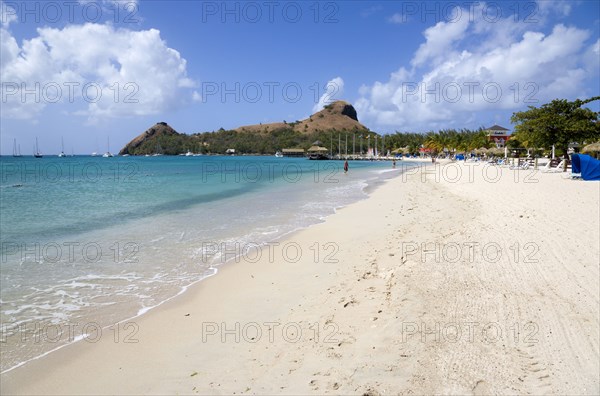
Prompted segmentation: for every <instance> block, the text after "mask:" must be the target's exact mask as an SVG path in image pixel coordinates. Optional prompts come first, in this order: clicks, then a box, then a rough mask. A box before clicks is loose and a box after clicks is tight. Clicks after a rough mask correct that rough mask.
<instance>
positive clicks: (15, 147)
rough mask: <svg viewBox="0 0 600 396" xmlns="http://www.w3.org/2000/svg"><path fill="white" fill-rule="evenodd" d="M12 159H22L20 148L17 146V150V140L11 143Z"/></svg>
mask: <svg viewBox="0 0 600 396" xmlns="http://www.w3.org/2000/svg"><path fill="white" fill-rule="evenodd" d="M13 157H22V155H21V146H20V145H19V147H18V149H17V139H14V141H13Z"/></svg>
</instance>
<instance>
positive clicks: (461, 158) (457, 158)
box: [454, 154, 465, 161]
mask: <svg viewBox="0 0 600 396" xmlns="http://www.w3.org/2000/svg"><path fill="white" fill-rule="evenodd" d="M454 158H455V159H456V160H457V161H462V160H464V159H465V156H464V155H463V154H456V156H455V157H454Z"/></svg>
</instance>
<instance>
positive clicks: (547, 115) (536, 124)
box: [511, 96, 600, 152]
mask: <svg viewBox="0 0 600 396" xmlns="http://www.w3.org/2000/svg"><path fill="white" fill-rule="evenodd" d="M599 99H600V96H596V97H593V98H590V99H587V100H580V99H577V100H575V101H572V102H571V101H568V100H566V99H555V100H553V101H552V102H550V103H546V104H544V105H542V106H541V107H539V108H537V107H534V106H529V110H526V111H520V112H516V113H513V115H512V117H511V122H512V123H513V124H516V126H515V134H514V136H515V138H516V139H517V140H519V141H520V142H521V143H522V144H523V145H524V146H525V147H528V148H533V147H540V148H549V147H550V146H552V145H555V146H556V147H559V148H561V149H562V150H564V151H565V152H566V149H567V148H568V146H569V143H573V142H577V143H580V144H584V143H586V142H590V143H591V142H595V141H598V140H600V124H599V123H598V116H599V113H598V112H595V111H592V110H590V109H588V108H585V107H582V106H583V105H584V104H587V103H590V102H593V101H596V100H599Z"/></svg>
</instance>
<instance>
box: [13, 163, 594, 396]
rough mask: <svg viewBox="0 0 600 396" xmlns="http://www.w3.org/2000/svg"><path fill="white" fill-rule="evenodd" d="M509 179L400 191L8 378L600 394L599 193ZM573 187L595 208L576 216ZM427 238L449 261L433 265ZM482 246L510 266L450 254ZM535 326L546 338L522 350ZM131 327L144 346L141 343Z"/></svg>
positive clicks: (124, 384) (57, 385) (355, 206)
mask: <svg viewBox="0 0 600 396" xmlns="http://www.w3.org/2000/svg"><path fill="white" fill-rule="evenodd" d="M448 169H451V168H450V167H448V168H447V169H446V170H447V173H448V172H449V170H448ZM452 169H462V170H463V171H466V170H468V168H467V166H465V165H464V164H458V167H456V166H453V167H452ZM499 169H502V172H501V173H502V175H501V177H500V178H499V179H498V181H497V182H495V183H491V182H489V180H488V181H486V180H483V179H482V178H477V177H474V180H473V181H472V182H471V181H470V180H469V179H465V180H459V181H453V179H452V177H451V176H448V175H446V177H443V176H444V175H443V172H444V170H443V168H431V167H429V168H426V167H419V168H417V170H416V171H414V172H413V171H411V172H406V173H405V174H404V175H399V176H398V177H394V178H391V179H389V180H387V181H385V182H384V183H382V184H381V185H380V186H379V187H377V188H375V190H374V191H373V192H372V193H370V194H369V195H368V197H367V198H366V199H362V200H359V201H357V202H354V203H352V204H350V205H347V206H345V207H343V208H341V209H339V210H336V212H335V213H334V215H330V216H328V217H326V219H325V221H324V222H320V223H317V224H313V225H311V226H309V227H307V228H304V229H302V230H299V231H297V232H295V233H294V234H293V235H290V236H288V237H286V238H285V239H284V240H282V242H281V243H280V244H279V246H272V247H269V249H267V251H265V249H264V248H263V253H268V255H265V254H263V255H262V256H261V257H260V258H259V259H257V260H255V261H254V262H250V261H247V260H244V261H243V262H236V263H235V264H238V265H228V266H219V267H220V268H219V271H218V272H219V276H211V277H209V278H205V279H204V280H203V281H201V282H198V283H197V285H194V287H190V288H189V289H188V291H187V292H186V293H183V294H181V295H179V296H177V297H176V298H173V299H171V300H170V301H168V302H167V303H165V304H163V305H162V306H159V307H157V308H155V309H153V310H151V311H150V312H148V313H147V314H145V315H142V316H141V317H139V319H138V320H136V321H135V325H134V328H133V329H131V328H129V329H125V328H123V329H116V330H117V331H112V332H110V333H108V334H103V335H102V337H101V338H100V339H98V341H97V342H95V343H91V342H85V341H83V342H78V343H75V344H70V345H69V346H67V347H64V348H62V349H60V350H58V351H55V352H54V353H53V354H51V355H47V356H45V357H43V358H40V359H38V360H36V361H32V362H30V363H28V364H27V365H25V366H21V367H19V368H16V369H14V370H12V371H10V372H6V373H4V374H2V382H3V384H4V386H3V391H2V392H3V393H5V392H6V393H47V394H53V393H54V394H68V393H71V394H80V393H84V394H86V393H87V394H89V393H129V394H136V393H143V394H152V393H176V392H178V393H186V394H189V393H200V394H206V393H211V394H214V393H234V392H235V393H319V394H320V393H325V392H326V393H334V394H337V393H346V394H347V393H369V392H370V393H371V394H377V393H407V392H409V391H413V392H416V393H472V394H480V393H507V392H512V393H515V392H518V393H525V392H532V393H540V392H552V393H561V392H562V393H564V392H577V393H589V394H594V393H598V390H599V388H600V386H599V384H598V377H597V372H598V363H597V357H598V341H597V340H598V327H599V326H598V322H597V316H598V288H597V286H598V268H597V265H596V264H595V262H594V261H593V260H594V259H596V262H597V259H598V256H599V252H598V250H599V248H598V246H594V243H595V244H596V245H597V243H598V240H599V239H598V227H597V226H598V208H597V204H598V202H599V196H600V187H599V186H598V184H596V183H593V182H581V181H570V180H563V177H562V176H563V174H541V173H538V174H537V176H536V175H534V176H533V177H537V179H536V180H538V181H537V182H536V183H527V182H525V181H524V179H525V178H524V177H521V178H519V180H520V181H521V182H520V183H518V182H516V177H515V175H522V176H525V175H526V173H525V172H524V171H521V172H518V173H517V172H515V171H509V170H508V168H499ZM475 173H477V172H475ZM465 174H466V172H465ZM571 191H572V195H574V196H575V197H576V198H578V199H579V200H580V201H581V205H580V206H578V205H577V204H576V203H571V202H566V203H565V202H564V201H565V199H564V198H563V196H564V193H567V194H568V193H569V192H571ZM497 197H502V205H492V204H490V199H492V200H493V199H497ZM593 204H595V205H596V206H595V207H594V206H593ZM536 205H537V206H536ZM538 206H539V207H538ZM594 215H595V217H594ZM573 219H574V220H573ZM563 225H565V226H567V225H568V227H566V228H565V229H563V228H562V226H563ZM517 226H518V227H517ZM574 229H575V230H574ZM577 230H585V231H586V233H584V234H583V235H579V234H580V232H578V231H577ZM576 237H579V238H580V240H577V239H576ZM423 242H425V243H431V244H435V243H438V244H441V246H445V247H446V248H447V251H446V255H444V254H441V255H440V254H438V258H440V257H441V258H442V260H438V261H439V262H436V260H435V257H434V260H433V262H421V261H422V260H423V258H425V259H427V258H428V257H431V254H429V255H428V253H427V252H428V251H429V250H430V246H426V247H425V248H421V247H420V244H421V243H423ZM285 243H288V244H290V245H288V246H289V247H290V249H288V251H287V253H289V254H288V255H287V256H284V255H283V254H282V252H283V251H282V250H281V249H279V247H280V246H284V245H285ZM315 243H316V245H315ZM465 243H487V245H489V246H492V245H491V244H493V243H497V244H499V246H502V248H503V250H502V253H503V255H502V256H501V258H500V259H499V260H498V261H497V262H492V260H491V259H490V257H487V260H482V258H481V256H482V253H483V252H484V251H483V250H482V249H478V250H477V252H478V253H479V255H477V254H476V255H474V258H472V257H469V256H466V255H465V256H464V257H463V256H460V257H459V258H458V259H457V260H456V261H455V260H454V256H448V255H449V254H450V252H451V250H449V249H455V248H456V246H459V247H460V246H463V245H464V244H465ZM293 244H296V245H297V246H300V248H301V250H302V252H303V253H304V254H301V255H300V257H299V258H297V260H296V257H292V253H293V252H292V249H291V248H292V247H295V245H293ZM328 244H329V245H328ZM517 244H518V248H515V249H513V250H511V249H510V247H511V246H512V247H515V246H517ZM527 244H537V253H535V254H534V255H533V256H532V255H531V254H532V252H533V251H535V246H533V245H527ZM433 246H435V245H433ZM531 246H533V247H534V249H533V250H531V249H530V248H529V247H531ZM311 247H313V249H312V250H311ZM271 248H272V249H271ZM336 249H337V250H336ZM586 249H587V250H586ZM515 252H518V253H520V254H519V257H518V259H517V260H515V257H516V256H515V255H514V253H515ZM271 253H272V254H271ZM511 254H512V256H511ZM536 255H539V257H537V256H536ZM423 256H424V257H423ZM526 258H529V259H532V258H535V259H537V260H538V261H537V262H529V261H526ZM336 260H337V262H335V261H336ZM426 261H427V260H426ZM232 264H233V263H232ZM542 264H543V265H544V267H541V265H542ZM594 288H595V290H594ZM534 308H535V309H534ZM539 312H541V313H539ZM265 323H279V325H277V326H276V325H274V324H273V325H271V326H270V327H269V325H265ZM421 323H425V324H426V326H427V331H425V332H421V331H419V330H420V329H419V327H420V326H421ZM436 323H437V324H438V325H440V326H441V328H442V329H445V331H447V332H448V331H450V332H451V330H452V329H453V327H452V326H450V325H449V324H452V323H459V324H461V323H462V324H464V323H484V324H485V323H495V324H497V326H500V328H501V329H502V330H505V331H504V333H507V332H509V331H511V329H513V328H514V324H518V325H519V329H518V331H517V332H516V333H515V332H514V330H513V333H511V335H513V336H514V334H519V337H520V339H519V340H518V341H515V337H509V339H507V340H504V339H503V345H500V344H499V343H485V342H483V341H482V340H480V339H479V338H478V337H475V338H476V339H470V340H466V341H465V340H464V339H463V338H460V337H459V339H458V340H457V341H456V342H448V340H446V342H444V340H442V341H440V340H433V341H432V340H431V338H428V337H432V336H428V334H430V333H428V331H432V329H435V328H436V327H435V324H436ZM529 323H533V324H535V325H537V335H538V336H537V338H536V340H537V342H527V341H531V339H529V340H525V339H524V338H523V334H525V333H524V332H525V331H529V330H530V329H529V328H528V329H525V328H524V327H525V326H527V325H528V324H529ZM222 324H225V325H224V326H223V325H222ZM236 324H237V325H236ZM286 326H287V327H286ZM511 326H513V327H511ZM283 328H285V330H286V332H285V333H284V332H282V331H281V330H282V329H283ZM575 328H578V329H581V330H582V331H581V332H580V333H577V332H575V330H572V329H575ZM119 330H120V333H119ZM132 330H137V331H136V332H135V335H133V337H134V338H135V339H137V340H138V342H125V341H126V337H127V336H131V334H132ZM259 331H260V332H261V333H259ZM117 333H119V334H118V335H117ZM433 333H435V331H433ZM530 333H531V332H529V333H527V334H525V335H530ZM259 334H260V335H259ZM449 334H450V335H449ZM475 334H479V333H478V332H475ZM479 335H480V334H479ZM423 336H425V342H423V341H422V337H423ZM444 337H446V338H447V337H451V333H444ZM296 338H298V339H297V340H296ZM128 340H129V341H132V340H133V338H131V337H129V339H128ZM332 341H334V342H332ZM594 358H595V359H596V360H594ZM555 359H560V361H561V364H560V365H558V364H556V363H555ZM556 362H558V360H556ZM533 363H535V364H533ZM82 367H88V368H89V372H88V370H86V371H84V372H82V371H81V368H82ZM538 368H539V370H538V371H536V370H537V369H538ZM575 369H578V370H579V372H576V371H575ZM75 373H77V378H74V375H73V374H75ZM538 373H539V374H538ZM539 377H543V378H539ZM109 379H110V382H109V381H108V380H109ZM572 379H575V382H576V383H575V384H573V383H570V384H569V382H570V381H571V380H572Z"/></svg>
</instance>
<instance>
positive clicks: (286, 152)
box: [281, 148, 304, 157]
mask: <svg viewBox="0 0 600 396" xmlns="http://www.w3.org/2000/svg"><path fill="white" fill-rule="evenodd" d="M281 152H282V154H283V156H284V157H304V149H297V148H287V149H283V150H281Z"/></svg>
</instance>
